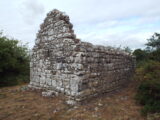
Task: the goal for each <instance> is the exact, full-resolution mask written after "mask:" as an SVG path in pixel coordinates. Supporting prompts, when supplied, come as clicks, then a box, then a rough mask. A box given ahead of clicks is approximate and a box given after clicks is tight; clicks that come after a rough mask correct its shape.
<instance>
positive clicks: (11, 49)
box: [0, 34, 29, 87]
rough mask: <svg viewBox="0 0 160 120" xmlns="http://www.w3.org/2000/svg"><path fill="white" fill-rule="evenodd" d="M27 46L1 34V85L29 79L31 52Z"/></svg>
mask: <svg viewBox="0 0 160 120" xmlns="http://www.w3.org/2000/svg"><path fill="white" fill-rule="evenodd" d="M27 51H28V50H27V48H26V47H25V46H20V45H19V42H18V41H17V40H14V39H10V38H7V37H5V36H3V35H2V34H0V87H2V86H10V85H16V84H19V83H24V82H28V81H29V54H28V52H27Z"/></svg>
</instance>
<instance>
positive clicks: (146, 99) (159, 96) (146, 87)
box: [136, 61, 160, 114]
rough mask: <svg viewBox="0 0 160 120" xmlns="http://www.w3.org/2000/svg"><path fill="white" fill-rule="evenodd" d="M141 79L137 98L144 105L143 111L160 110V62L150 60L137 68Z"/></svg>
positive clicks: (153, 111)
mask: <svg viewBox="0 0 160 120" xmlns="http://www.w3.org/2000/svg"><path fill="white" fill-rule="evenodd" d="M137 77H138V79H139V80H140V81H141V83H140V85H139V87H138V91H137V95H136V99H137V101H138V102H139V103H140V104H141V105H143V109H142V113H143V114H147V113H156V112H160V62H156V61H149V62H147V63H145V64H144V65H143V66H141V67H140V68H137Z"/></svg>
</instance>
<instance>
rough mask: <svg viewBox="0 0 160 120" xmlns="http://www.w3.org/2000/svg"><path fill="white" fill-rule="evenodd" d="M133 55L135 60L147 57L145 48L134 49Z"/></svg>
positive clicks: (138, 60) (142, 59)
mask: <svg viewBox="0 0 160 120" xmlns="http://www.w3.org/2000/svg"><path fill="white" fill-rule="evenodd" d="M133 55H134V56H136V61H137V62H140V61H144V60H146V59H148V53H147V52H146V51H145V50H141V49H136V50H134V52H133Z"/></svg>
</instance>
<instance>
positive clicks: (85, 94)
mask: <svg viewBox="0 0 160 120" xmlns="http://www.w3.org/2000/svg"><path fill="white" fill-rule="evenodd" d="M72 28H73V25H72V24H71V23H70V20H69V16H67V15H66V14H65V13H63V12H60V11H58V10H53V11H51V12H49V13H48V14H47V17H46V18H45V20H44V23H43V24H41V25H40V30H39V32H38V34H37V38H36V41H35V46H34V48H33V50H32V55H31V62H30V84H29V87H31V88H34V89H43V90H50V91H53V92H55V93H57V94H59V93H63V94H65V95H66V96H67V98H68V99H69V100H68V103H69V104H71V103H70V102H71V101H72V102H73V101H75V102H80V101H83V100H86V99H88V98H92V97H93V96H98V95H100V94H103V93H107V92H110V91H113V90H116V89H119V88H121V87H123V86H124V85H126V84H127V83H129V82H130V79H131V78H132V76H133V73H134V67H135V58H134V56H132V55H131V54H128V53H126V52H124V51H121V50H116V49H113V48H111V47H104V46H98V45H92V44H91V43H87V42H82V41H80V40H79V39H77V38H76V35H75V34H74V31H73V29H72ZM69 101H70V102H69Z"/></svg>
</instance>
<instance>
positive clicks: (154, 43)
mask: <svg viewBox="0 0 160 120" xmlns="http://www.w3.org/2000/svg"><path fill="white" fill-rule="evenodd" d="M146 45H147V46H148V47H151V48H152V49H155V50H157V49H160V34H159V33H154V35H152V37H151V38H150V39H148V43H147V44H146Z"/></svg>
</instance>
